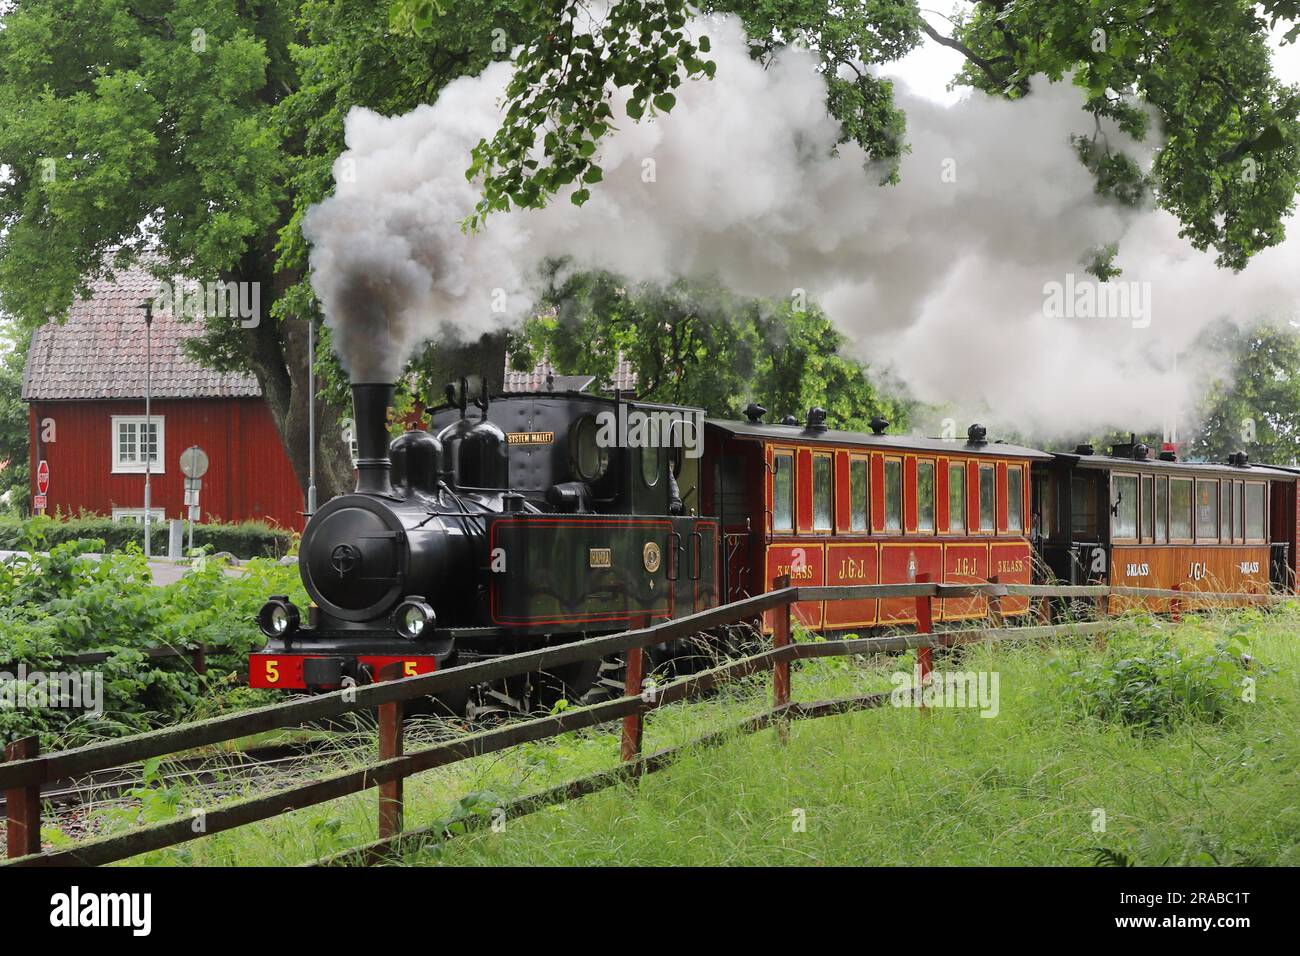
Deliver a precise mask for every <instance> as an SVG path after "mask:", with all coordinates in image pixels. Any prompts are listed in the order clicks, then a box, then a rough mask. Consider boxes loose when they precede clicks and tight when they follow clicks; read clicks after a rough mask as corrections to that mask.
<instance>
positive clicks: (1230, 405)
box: [1188, 322, 1300, 465]
mask: <svg viewBox="0 0 1300 956" xmlns="http://www.w3.org/2000/svg"><path fill="white" fill-rule="evenodd" d="M1198 344H1199V345H1201V346H1203V347H1204V349H1205V350H1206V351H1207V353H1208V354H1214V355H1226V356H1230V357H1231V358H1230V360H1229V364H1228V367H1227V368H1226V369H1225V371H1224V372H1223V373H1222V374H1220V375H1219V376H1218V377H1216V379H1215V380H1214V381H1213V382H1211V384H1210V386H1209V388H1208V389H1207V390H1206V395H1205V399H1204V401H1203V402H1202V406H1201V408H1200V410H1199V416H1198V417H1199V418H1200V424H1199V425H1198V427H1197V429H1196V432H1195V435H1194V437H1193V438H1192V439H1191V441H1190V442H1189V443H1188V444H1189V448H1188V453H1189V454H1191V455H1195V456H1197V457H1199V458H1204V459H1205V460H1207V461H1224V460H1225V459H1226V458H1227V456H1228V455H1229V454H1231V453H1233V452H1237V451H1244V452H1246V453H1247V454H1249V455H1250V458H1251V460H1252V461H1254V462H1266V463H1269V464H1279V465H1288V464H1291V463H1293V462H1294V461H1296V458H1297V456H1300V376H1297V375H1296V369H1298V368H1300V334H1297V332H1296V331H1295V330H1294V329H1291V328H1285V327H1279V326H1276V325H1271V324H1267V323H1261V324H1259V325H1256V326H1254V327H1252V328H1249V329H1242V328H1239V327H1238V326H1236V325H1232V324H1231V323H1228V322H1223V323H1220V324H1217V325H1214V326H1211V327H1210V328H1208V329H1206V330H1205V332H1203V333H1202V334H1201V336H1200V342H1199V343H1198Z"/></svg>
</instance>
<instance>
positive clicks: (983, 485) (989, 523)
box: [980, 465, 997, 531]
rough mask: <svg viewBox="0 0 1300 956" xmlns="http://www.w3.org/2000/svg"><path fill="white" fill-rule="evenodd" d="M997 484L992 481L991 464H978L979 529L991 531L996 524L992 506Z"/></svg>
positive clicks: (995, 512)
mask: <svg viewBox="0 0 1300 956" xmlns="http://www.w3.org/2000/svg"><path fill="white" fill-rule="evenodd" d="M996 492H997V485H996V484H995V483H994V478H993V466H992V465H980V530H981V531H992V530H993V528H994V526H995V525H996V524H997V509H996V508H995V507H994V501H996V500H997V498H996Z"/></svg>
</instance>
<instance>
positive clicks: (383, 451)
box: [352, 382, 396, 495]
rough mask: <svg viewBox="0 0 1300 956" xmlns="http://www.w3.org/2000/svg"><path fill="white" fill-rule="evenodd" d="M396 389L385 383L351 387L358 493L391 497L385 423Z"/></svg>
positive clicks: (389, 464) (391, 489)
mask: <svg viewBox="0 0 1300 956" xmlns="http://www.w3.org/2000/svg"><path fill="white" fill-rule="evenodd" d="M395 390H396V389H395V386H393V385H390V384H388V383H386V382H381V383H354V384H353V386H352V417H353V426H352V427H353V431H354V433H355V434H356V439H357V492H358V493H360V494H371V495H391V494H392V493H393V486H392V483H391V481H390V479H389V475H390V470H391V468H392V462H391V461H390V460H389V457H388V420H389V416H390V415H391V414H392V411H393V393H394V391H395Z"/></svg>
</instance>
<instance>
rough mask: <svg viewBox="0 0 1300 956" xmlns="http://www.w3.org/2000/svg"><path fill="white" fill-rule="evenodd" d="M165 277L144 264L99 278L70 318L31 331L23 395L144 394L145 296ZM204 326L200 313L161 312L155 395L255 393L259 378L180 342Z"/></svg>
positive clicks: (155, 338)
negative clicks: (221, 368)
mask: <svg viewBox="0 0 1300 956" xmlns="http://www.w3.org/2000/svg"><path fill="white" fill-rule="evenodd" d="M157 287H158V283H157V280H156V279H154V278H153V277H152V276H151V275H149V274H148V272H146V271H145V270H144V269H131V270H125V271H118V273H117V275H116V277H115V278H114V279H111V280H110V279H97V280H95V281H94V282H93V283H92V284H91V296H90V298H88V299H78V300H77V301H75V302H74V303H73V304H72V307H71V308H69V309H68V315H67V319H66V321H64V322H62V323H57V322H49V323H46V324H45V325H43V326H41V327H40V328H38V329H37V330H36V331H35V332H34V333H33V335H32V343H31V347H30V348H29V349H28V351H27V367H26V369H25V370H24V372H23V400H24V401H36V400H57V399H122V398H144V392H145V325H144V312H143V311H142V310H141V309H140V308H139V306H140V303H141V302H143V301H144V300H146V299H151V298H153V297H154V295H155V294H156V292H157ZM201 331H202V325H201V323H199V322H197V321H188V320H187V321H178V320H177V319H176V318H174V317H173V316H172V315H171V313H170V312H159V311H155V312H154V317H153V329H152V332H151V334H150V339H151V341H152V353H153V354H152V360H151V362H150V363H149V364H150V366H151V369H152V379H153V389H152V391H153V397H154V398H255V397H257V396H259V395H261V394H262V391H261V389H260V388H259V387H258V384H257V379H255V378H254V377H253V376H252V375H245V374H242V373H238V372H215V371H213V370H212V369H209V368H205V367H204V366H203V365H201V364H199V363H198V362H197V361H195V360H194V359H192V358H190V357H189V356H188V355H186V354H185V352H184V350H183V349H182V348H181V343H182V342H183V341H184V340H185V339H187V338H189V337H190V336H192V335H197V334H199V332H201Z"/></svg>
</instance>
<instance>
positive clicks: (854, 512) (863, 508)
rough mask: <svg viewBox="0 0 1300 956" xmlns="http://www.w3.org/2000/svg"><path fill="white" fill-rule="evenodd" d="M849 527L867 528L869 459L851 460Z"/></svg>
mask: <svg viewBox="0 0 1300 956" xmlns="http://www.w3.org/2000/svg"><path fill="white" fill-rule="evenodd" d="M849 496H850V498H851V508H850V512H849V528H850V530H853V531H866V530H867V459H865V458H855V459H853V461H851V462H849Z"/></svg>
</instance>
